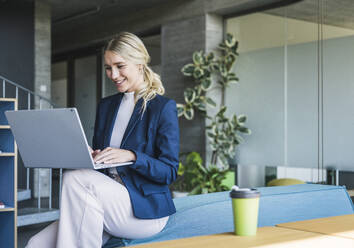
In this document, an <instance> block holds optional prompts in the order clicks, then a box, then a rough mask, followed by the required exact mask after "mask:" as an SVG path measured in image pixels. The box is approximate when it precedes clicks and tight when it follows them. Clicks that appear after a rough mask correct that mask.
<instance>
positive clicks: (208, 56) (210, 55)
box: [206, 52, 215, 62]
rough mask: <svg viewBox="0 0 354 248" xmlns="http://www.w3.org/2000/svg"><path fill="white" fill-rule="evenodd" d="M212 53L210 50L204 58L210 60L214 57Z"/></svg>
mask: <svg viewBox="0 0 354 248" xmlns="http://www.w3.org/2000/svg"><path fill="white" fill-rule="evenodd" d="M214 57H215V56H214V53H213V52H210V53H209V54H208V55H207V56H206V59H207V61H209V62H210V61H212V60H213V59H214Z"/></svg>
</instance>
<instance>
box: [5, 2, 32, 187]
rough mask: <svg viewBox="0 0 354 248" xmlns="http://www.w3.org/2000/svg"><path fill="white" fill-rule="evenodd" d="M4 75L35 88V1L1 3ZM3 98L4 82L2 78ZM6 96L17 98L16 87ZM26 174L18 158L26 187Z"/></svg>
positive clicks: (22, 99) (23, 96)
mask: <svg viewBox="0 0 354 248" xmlns="http://www.w3.org/2000/svg"><path fill="white" fill-rule="evenodd" d="M0 4H1V5H0V75H1V76H4V77H6V78H7V79H9V80H11V81H14V82H15V83H17V84H20V85H22V86H23V87H25V88H28V89H30V90H33V88H34V60H33V57H34V4H33V3H31V2H24V3H22V4H16V3H14V1H7V2H5V3H0ZM0 86H1V88H0V89H1V90H0V97H2V96H3V95H2V82H1V81H0ZM5 93H6V94H5V96H6V97H15V96H16V94H15V88H14V87H12V86H11V87H10V86H7V87H6V92H5ZM19 98H20V101H19V103H18V107H19V109H23V108H27V94H26V93H25V92H24V91H19ZM25 181H26V174H25V169H24V167H23V166H22V163H21V160H20V159H19V160H18V186H19V188H21V187H22V188H23V187H24V186H25Z"/></svg>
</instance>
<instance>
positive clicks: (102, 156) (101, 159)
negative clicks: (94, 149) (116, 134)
mask: <svg viewBox="0 0 354 248" xmlns="http://www.w3.org/2000/svg"><path fill="white" fill-rule="evenodd" d="M115 153H116V150H115V149H105V150H103V151H102V152H100V153H99V154H98V155H97V156H96V157H95V162H97V163H102V162H105V161H106V159H107V157H109V156H111V154H115Z"/></svg>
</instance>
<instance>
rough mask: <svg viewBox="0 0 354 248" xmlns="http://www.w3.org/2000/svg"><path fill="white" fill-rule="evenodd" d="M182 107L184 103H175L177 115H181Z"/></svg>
mask: <svg viewBox="0 0 354 248" xmlns="http://www.w3.org/2000/svg"><path fill="white" fill-rule="evenodd" d="M184 108H185V105H184V104H181V103H177V113H178V117H181V116H182V115H183V113H184Z"/></svg>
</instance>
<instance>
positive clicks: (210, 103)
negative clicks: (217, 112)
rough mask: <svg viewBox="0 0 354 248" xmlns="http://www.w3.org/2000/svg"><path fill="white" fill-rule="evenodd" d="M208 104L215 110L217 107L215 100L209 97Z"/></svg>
mask: <svg viewBox="0 0 354 248" xmlns="http://www.w3.org/2000/svg"><path fill="white" fill-rule="evenodd" d="M206 103H207V104H209V105H210V106H212V107H214V108H215V107H216V103H215V102H214V101H213V99H211V98H209V97H207V98H206Z"/></svg>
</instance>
